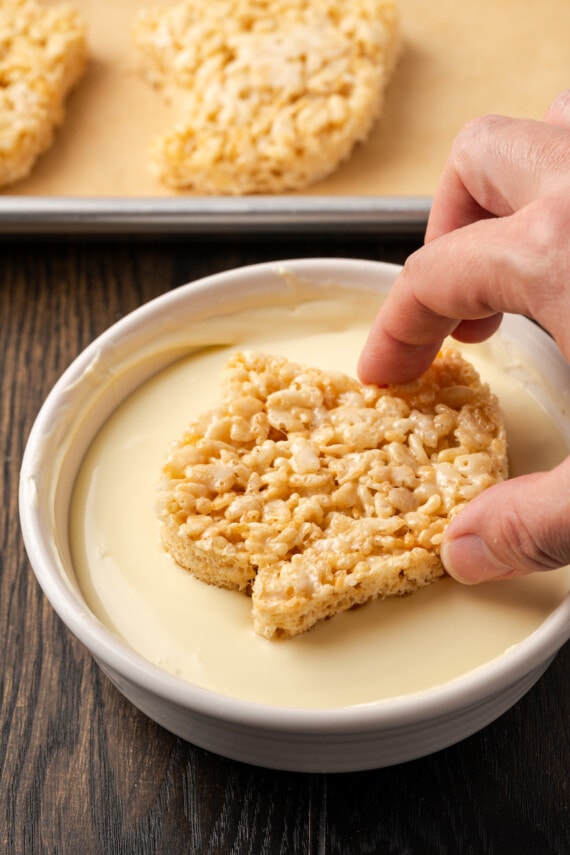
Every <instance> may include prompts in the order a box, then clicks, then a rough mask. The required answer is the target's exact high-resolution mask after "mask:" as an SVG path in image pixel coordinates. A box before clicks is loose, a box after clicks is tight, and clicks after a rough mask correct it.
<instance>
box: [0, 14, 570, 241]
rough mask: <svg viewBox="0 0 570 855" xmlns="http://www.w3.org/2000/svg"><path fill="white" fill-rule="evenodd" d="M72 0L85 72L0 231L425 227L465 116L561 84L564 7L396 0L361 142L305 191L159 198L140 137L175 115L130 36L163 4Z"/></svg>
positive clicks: (12, 198)
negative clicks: (397, 22)
mask: <svg viewBox="0 0 570 855" xmlns="http://www.w3.org/2000/svg"><path fill="white" fill-rule="evenodd" d="M44 2H46V3H49V4H53V3H55V2H56V0H44ZM75 2H76V4H77V6H78V7H79V8H80V9H81V11H82V12H83V14H84V16H85V18H86V20H87V24H88V32H89V46H90V62H89V67H88V70H87V73H86V75H85V77H84V79H83V81H82V82H81V83H80V85H79V86H78V88H77V89H76V91H75V92H74V93H73V94H72V96H71V98H70V99H69V102H68V112H67V120H66V122H65V125H64V126H63V128H62V129H61V130H60V132H59V133H58V136H57V139H56V143H55V144H54V146H53V147H52V149H51V150H50V151H49V152H48V153H47V154H46V155H44V156H43V157H42V158H41V160H40V161H39V162H38V163H37V165H36V168H35V169H34V171H33V173H32V175H30V176H29V177H28V178H27V179H25V180H23V181H21V182H19V183H18V184H16V185H13V186H12V187H11V188H8V189H6V190H5V191H4V192H3V193H2V194H1V195H0V230H1V231H5V232H6V231H24V232H26V231H43V230H47V231H57V230H59V229H62V230H80V231H90V230H93V231H101V230H106V229H109V230H111V231H116V230H134V231H139V230H147V231H148V230H152V231H160V230H174V229H180V228H182V229H186V230H197V229H198V230H199V229H216V228H245V229H247V228H251V229H256V230H260V229H266V228H274V227H279V226H282V225H284V224H289V225H298V226H300V227H301V228H309V227H319V226H321V227H335V228H336V227H342V228H350V227H366V228H388V229H389V228H397V229H404V228H423V225H424V224H425V220H426V218H427V214H428V211H429V202H430V198H431V195H432V194H433V191H434V188H435V185H436V182H437V178H438V176H439V174H440V172H441V169H442V166H443V164H444V162H445V158H446V155H447V152H448V150H449V147H450V145H451V142H452V140H453V138H454V136H455V134H456V133H457V132H458V130H459V129H460V128H461V126H462V125H463V124H464V123H465V122H466V121H467V120H468V119H470V118H471V117H472V116H476V115H480V114H483V113H489V112H497V113H504V114H507V115H514V116H517V115H521V116H522V115H524V116H529V117H532V118H540V117H541V116H542V114H543V113H544V111H545V109H546V108H547V106H548V104H549V102H550V101H551V100H552V98H553V97H554V96H555V95H556V93H557V92H559V91H560V90H562V89H564V88H566V87H568V86H570V51H569V49H568V44H569V36H570V3H568V0H525V2H524V3H522V2H520V0H501V2H500V3H497V2H496V0H462V2H461V3H457V2H454V0H439V2H438V3H437V4H434V3H433V0H400V4H399V5H400V9H401V16H402V31H403V47H402V53H401V57H400V61H399V63H398V66H397V67H396V70H395V73H394V76H393V79H392V82H391V84H390V87H389V89H388V92H387V96H386V102H385V107H384V111H383V115H382V117H381V119H380V120H379V121H378V123H377V125H376V127H375V128H374V130H373V132H372V134H371V136H370V138H369V139H368V141H367V142H366V143H365V144H364V145H361V146H359V147H358V148H357V149H356V150H355V152H354V153H353V155H352V157H351V158H350V159H349V160H348V161H347V162H346V163H345V164H343V165H342V166H341V168H340V169H338V171H337V172H336V173H335V174H334V175H332V176H330V177H329V178H327V179H326V180H325V181H322V182H320V183H319V184H317V185H315V186H313V187H311V188H309V189H308V190H306V191H305V192H303V193H291V194H286V195H282V196H274V197H255V196H250V197H242V198H237V199H236V198H224V197H212V198H204V197H199V196H195V195H192V194H185V193H175V192H173V191H170V190H169V189H168V188H165V187H163V186H162V185H160V184H159V183H158V182H157V181H156V180H155V179H154V178H153V176H152V175H151V173H150V172H149V169H148V160H147V157H148V145H149V143H150V140H151V139H152V138H153V137H154V136H155V135H156V134H158V133H161V132H162V131H163V130H166V129H167V128H168V127H169V125H170V123H171V122H172V121H173V113H172V111H171V108H169V107H168V106H167V105H166V104H165V103H164V102H163V100H162V98H161V96H160V94H159V93H157V92H156V91H154V90H152V89H151V88H150V87H149V86H148V85H147V84H146V83H145V82H144V81H142V80H141V79H139V77H138V76H137V74H136V72H135V70H134V67H133V57H132V51H131V46H130V31H131V27H132V22H133V19H134V17H135V15H136V12H137V10H138V9H139V8H141V7H142V6H145V5H151V4H152V5H168V3H169V0H154V2H153V0H148V2H147V3H144V2H141V0H114V2H109V0H75Z"/></svg>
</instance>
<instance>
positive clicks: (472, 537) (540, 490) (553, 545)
mask: <svg viewBox="0 0 570 855" xmlns="http://www.w3.org/2000/svg"><path fill="white" fill-rule="evenodd" d="M441 559H442V562H443V565H444V567H445V569H446V570H447V572H448V573H449V575H450V576H453V577H454V578H455V579H457V581H458V582H463V583H464V584H467V585H474V584H476V583H477V582H487V581H491V580H495V579H506V578H509V577H511V576H523V575H525V574H527V573H532V572H533V571H535V570H553V569H555V568H556V567H562V566H564V565H565V564H570V457H569V458H567V459H566V460H565V461H564V462H563V463H561V464H560V465H559V466H557V467H556V468H555V469H552V470H551V471H550V472H538V473H534V474H532V475H523V476H521V477H518V478H513V479H512V480H510V481H503V482H502V483H500V484H495V485H494V486H493V487H490V488H489V489H488V490H485V492H484V493H482V494H481V495H479V496H477V497H476V498H475V499H473V500H472V501H471V502H470V503H469V504H468V505H466V507H465V508H463V510H462V511H461V512H460V513H459V514H458V515H457V517H455V519H454V520H453V521H452V522H451V523H450V525H449V526H448V528H447V531H446V533H445V537H444V541H443V544H442V548H441Z"/></svg>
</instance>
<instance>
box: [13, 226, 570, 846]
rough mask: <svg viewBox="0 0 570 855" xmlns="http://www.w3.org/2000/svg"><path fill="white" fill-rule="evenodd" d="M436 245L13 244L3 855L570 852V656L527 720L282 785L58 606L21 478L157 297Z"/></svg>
mask: <svg viewBox="0 0 570 855" xmlns="http://www.w3.org/2000/svg"><path fill="white" fill-rule="evenodd" d="M419 241H420V238H419V237H418V236H410V237H406V236H387V235H384V236H381V235H365V236H361V237H357V236H352V237H344V238H343V237H339V236H324V235H318V234H314V235H295V234H293V233H290V234H287V235H260V236H254V235H249V236H241V237H240V236H235V235H234V236H225V235H219V236H217V237H204V236H194V237H192V236H191V237H188V236H179V237H170V238H166V239H164V238H160V239H159V238H152V237H150V238H145V239H141V238H127V237H124V238H109V239H103V238H97V239H95V238H92V239H89V238H85V239H81V240H74V239H72V238H71V237H70V238H62V237H44V238H31V237H29V238H8V237H4V238H3V239H2V240H1V241H0V355H1V356H0V358H1V364H2V407H1V412H0V432H1V449H2V476H1V478H2V480H1V489H2V497H1V498H2V511H1V513H2V516H1V524H0V537H1V554H0V561H1V565H0V585H1V591H0V629H1V633H2V635H1V638H2V642H1V654H0V656H1V659H0V696H1V711H0V853H2V855H4V853H6V855H8V853H9V855H12V853H15V855H27V853H34V855H40V853H41V855H44V853H45V855H56V853H57V855H59V853H64V854H65V855H67V853H70V855H99V853H113V855H115V853H116V855H147V853H148V855H151V853H167V854H168V855H178V853H204V855H240V853H251V855H273V853H275V855H293V853H303V855H350V853H355V854H356V855H369V853H390V855H391V854H392V853H393V855H429V853H449V855H459V854H460V853H461V855H464V854H465V853H474V855H494V853H496V855H509V853H517V855H526V853H529V855H550V853H557V855H568V853H569V852H570V830H569V829H570V789H569V783H568V777H569V770H570V646H569V645H566V648H565V649H564V650H563V651H562V652H561V653H560V654H559V656H558V657H557V658H556V660H555V661H554V663H553V664H552V666H551V667H550V668H549V670H548V671H547V672H546V674H545V675H544V676H543V677H542V679H541V680H540V681H539V682H538V684H537V685H536V686H535V687H534V688H533V689H532V690H531V691H530V692H529V693H528V694H527V695H526V696H525V697H524V698H523V699H522V700H521V701H520V702H519V703H518V704H517V705H516V706H515V707H514V708H513V709H512V710H511V711H509V712H508V713H506V714H505V715H503V716H502V718H500V719H499V720H498V721H497V722H495V723H493V724H491V725H490V726H489V727H487V728H485V729H484V730H483V731H481V732H480V733H478V734H476V735H474V736H472V737H471V738H469V739H467V740H465V741H464V742H462V743H461V744H459V745H456V746H454V747H451V748H449V749H447V750H445V751H441V752H439V753H438V754H436V755H434V756H431V757H427V758H424V759H421V760H416V761H413V762H410V763H407V764H404V765H401V766H396V767H393V768H388V769H380V770H377V771H371V772H364V773H355V774H342V775H312V774H311V775H309V774H307V775H303V774H293V773H285V772H273V771H269V770H264V769H257V768H255V767H251V766H247V765H243V764H240V763H236V762H233V761H231V760H226V759H224V758H221V757H218V756H216V755H214V754H210V753H208V752H206V751H203V750H201V749H199V748H196V747H194V746H192V745H190V744H188V743H186V742H184V741H182V740H181V739H178V738H177V737H175V736H172V735H171V734H169V733H167V732H166V731H165V730H163V729H162V728H160V727H159V726H158V725H155V724H154V723H153V722H152V721H150V720H149V719H147V718H146V717H145V716H144V715H142V714H141V713H139V712H138V711H137V710H136V709H135V708H134V707H132V706H131V705H130V704H129V703H128V702H127V701H126V700H124V699H123V698H122V696H121V695H120V694H119V693H118V692H117V691H116V689H115V688H114V687H113V686H112V685H111V684H110V683H109V682H108V680H107V679H106V678H105V677H104V675H103V674H102V673H101V672H100V670H99V669H98V667H97V666H96V665H95V664H94V663H93V661H92V660H91V658H90V656H89V655H88V654H87V653H86V651H85V650H84V649H83V647H82V646H81V645H80V644H79V643H78V642H77V641H76V640H75V639H74V638H73V637H72V636H71V635H70V633H69V632H68V631H67V630H66V628H65V627H64V626H63V625H62V623H61V622H60V620H59V618H57V617H56V615H55V614H54V612H53V611H52V609H51V607H50V606H49V604H48V603H47V600H46V599H45V597H44V596H43V595H42V593H41V592H40V590H39V588H38V585H37V583H36V581H35V578H34V576H33V574H32V572H31V569H30V566H29V563H28V561H27V558H26V556H25V553H24V548H23V545H22V540H21V535H20V530H19V522H18V509H17V486H18V472H19V466H20V460H21V456H22V451H23V448H24V444H25V442H26V438H27V435H28V432H29V430H30V427H31V424H32V421H33V419H34V417H35V415H36V413H37V411H38V409H39V407H40V405H41V403H42V401H43V399H44V397H45V395H46V394H47V392H48V391H49V389H50V387H51V386H52V384H53V383H54V381H55V380H56V379H57V377H58V376H59V374H60V373H61V372H62V370H63V369H64V368H65V367H66V366H67V365H68V364H69V362H70V361H71V360H72V359H73V358H74V357H75V356H76V355H77V354H78V353H79V352H80V351H81V350H82V349H83V348H84V347H85V346H86V345H87V344H88V343H89V342H90V341H91V340H92V339H93V338H94V337H95V336H96V335H97V334H99V333H100V332H102V331H103V330H104V329H105V328H106V327H108V326H109V325H110V324H112V323H113V322H114V321H116V320H117V319H118V318H120V317H122V316H123V315H125V314H126V313H127V312H129V311H130V310H132V309H134V308H135V307H137V306H139V305H140V304H141V303H143V302H144V301H146V300H149V299H150V298H152V297H154V296H156V295H158V294H160V293H162V292H164V291H166V290H168V289H171V288H174V287H176V286H178V285H181V284H183V283H184V282H186V281H189V280H192V279H195V278H198V277H200V276H203V275H205V274H209V273H214V272H216V271H219V270H222V269H225V268H228V267H232V266H235V265H241V264H246V263H252V262H258V261H266V260H270V259H279V258H291V257H298V256H316V255H327V256H332V255H334V256H349V257H362V258H377V259H383V260H388V261H396V262H401V261H403V260H404V258H405V256H406V255H407V254H408V253H409V252H410V251H411V250H413V249H414V248H415V247H416V246H418V244H419Z"/></svg>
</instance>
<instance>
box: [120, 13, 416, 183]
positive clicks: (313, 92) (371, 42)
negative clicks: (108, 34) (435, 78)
mask: <svg viewBox="0 0 570 855" xmlns="http://www.w3.org/2000/svg"><path fill="white" fill-rule="evenodd" d="M398 40H399V19H398V12H397V6H396V0H312V2H310V3H307V2H305V0H209V2H207V3H203V2H200V0H179V2H177V3H175V4H174V5H173V6H172V7H170V8H167V9H165V8H157V9H149V10H145V11H142V12H141V13H140V15H139V16H138V19H137V22H136V25H135V28H134V44H135V49H136V53H137V61H138V66H139V68H140V70H141V73H142V74H143V75H144V77H145V78H146V79H147V80H148V81H149V82H150V83H151V84H153V85H154V86H156V87H158V88H160V89H161V90H162V91H163V92H164V94H165V96H166V97H167V98H168V99H169V100H171V101H172V102H174V103H175V104H176V105H177V106H178V113H179V115H180V119H179V121H178V124H177V125H176V126H175V127H174V128H173V129H172V130H170V131H169V132H168V133H167V134H166V135H165V136H163V137H162V138H160V139H157V140H156V141H155V143H154V145H153V149H152V154H151V159H152V165H153V170H154V171H155V173H156V174H157V175H158V177H159V178H160V179H161V180H162V181H163V182H164V183H166V184H168V185H170V186H171V187H174V188H189V189H191V190H193V191H195V192H197V193H203V194H220V195H229V194H248V193H281V192H283V191H286V190H294V189H299V188H304V187H306V186H308V185H310V184H312V183H314V182H316V181H319V180H320V179H322V178H324V177H325V176H327V175H328V174H330V173H331V172H333V171H334V170H335V169H336V168H337V167H338V166H339V164H340V163H341V162H342V161H343V160H344V159H345V158H347V157H348V156H349V154H350V153H351V151H352V149H353V148H354V146H355V144H356V143H358V142H361V141H363V140H364V139H365V138H366V137H367V136H368V134H369V132H370V129H371V128H372V125H373V124H374V122H375V120H376V119H377V118H378V116H379V114H380V111H381V108H382V101H383V93H384V89H385V87H386V85H387V83H388V80H389V77H390V74H391V72H392V68H393V66H394V62H395V57H396V53H397V48H398V44H399V41H398Z"/></svg>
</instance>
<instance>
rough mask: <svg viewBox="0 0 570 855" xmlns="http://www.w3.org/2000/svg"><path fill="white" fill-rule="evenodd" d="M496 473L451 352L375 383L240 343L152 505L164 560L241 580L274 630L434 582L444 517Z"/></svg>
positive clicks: (468, 375)
mask: <svg viewBox="0 0 570 855" xmlns="http://www.w3.org/2000/svg"><path fill="white" fill-rule="evenodd" d="M506 476H507V448H506V432H505V426H504V420H503V416H502V413H501V410H500V407H499V404H498V402H497V399H496V398H495V397H494V396H493V395H492V394H491V392H490V390H489V387H488V386H487V385H485V384H483V383H482V382H481V381H480V379H479V376H478V374H477V372H476V371H475V369H474V368H473V367H472V366H471V365H470V364H469V363H468V362H466V361H465V360H464V359H463V358H462V356H461V355H460V354H459V353H458V352H457V351H455V350H452V349H447V350H445V351H443V352H442V353H441V354H440V355H439V356H438V358H437V359H436V361H435V362H434V364H433V365H432V367H431V368H430V369H429V370H428V371H427V372H426V374H424V375H423V377H421V378H420V379H419V380H416V381H414V382H412V383H407V384H404V385H399V386H392V387H388V388H379V387H377V386H362V385H361V384H360V383H359V382H358V381H357V380H355V379H353V378H351V377H348V376H346V375H344V374H341V373H333V372H325V371H321V370H319V369H317V368H311V367H307V366H304V365H296V364H294V363H291V362H289V361H288V360H286V359H284V358H282V357H280V356H274V355H266V354H263V353H255V352H244V353H236V354H235V355H234V356H232V358H231V359H230V360H229V362H228V363H227V365H226V367H225V370H224V373H223V377H222V399H221V403H220V404H219V406H218V407H216V408H215V409H213V410H211V411H209V412H207V413H205V414H204V415H203V416H202V417H200V418H198V419H196V420H195V421H194V422H192V423H191V424H190V426H189V427H188V430H187V431H186V433H185V435H184V436H183V438H182V440H181V441H180V442H179V443H178V444H177V445H176V446H174V448H173V449H172V451H171V453H170V455H169V457H168V459H167V460H166V462H165V465H164V468H163V473H162V480H161V483H160V485H159V499H158V515H159V519H160V523H161V534H162V540H163V543H164V546H165V548H166V549H167V550H168V551H169V552H170V553H171V555H172V556H173V558H174V559H175V560H176V561H177V562H178V563H179V564H181V565H182V566H183V567H185V568H187V569H188V570H190V571H191V572H192V573H194V574H195V575H196V576H197V577H198V578H200V579H202V580H203V581H205V582H208V583H210V584H212V585H218V586H221V587H225V588H230V589H235V590H239V591H244V592H246V593H251V596H252V609H253V623H254V629H255V631H256V632H257V633H259V634H260V635H262V636H265V637H266V638H269V639H273V638H278V637H290V636H294V635H297V634H298V633H301V632H304V631H305V630H307V629H309V628H310V627H311V626H313V624H315V623H316V622H317V621H319V620H322V619H323V618H326V617H331V616H332V615H335V614H337V613H339V612H342V611H344V610H345V609H349V608H351V607H352V606H355V605H358V604H360V603H364V602H366V601H367V600H370V599H373V598H376V597H390V596H395V595H400V594H407V593H409V592H411V591H413V590H415V589H417V588H419V587H421V586H423V585H427V584H428V583H430V582H433V581H434V580H435V579H438V578H439V577H440V576H442V575H443V567H442V564H441V561H440V558H439V549H440V544H441V540H442V535H443V533H444V531H445V528H446V526H447V524H448V523H449V521H450V520H451V519H452V517H453V516H454V515H455V514H456V513H457V512H458V511H459V510H460V509H461V508H462V507H463V506H464V505H465V504H466V502H468V501H469V500H470V499H472V498H473V497H474V496H476V495H477V494H478V493H480V492H481V491H482V490H484V489H486V488H487V487H489V486H490V485H491V484H494V483H495V482H497V481H500V480H502V479H504V478H505V477H506Z"/></svg>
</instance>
